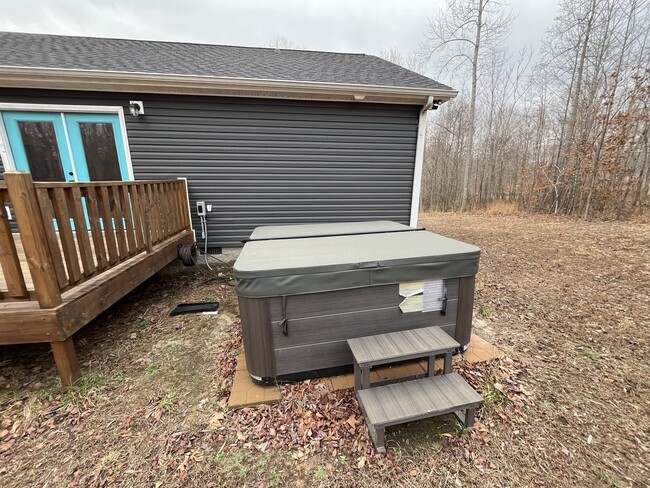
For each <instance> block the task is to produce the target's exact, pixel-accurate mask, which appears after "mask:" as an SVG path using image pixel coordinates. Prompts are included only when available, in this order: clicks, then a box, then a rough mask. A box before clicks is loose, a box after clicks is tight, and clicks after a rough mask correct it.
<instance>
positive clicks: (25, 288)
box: [0, 172, 193, 384]
mask: <svg viewBox="0 0 650 488" xmlns="http://www.w3.org/2000/svg"><path fill="white" fill-rule="evenodd" d="M4 176H5V183H1V184H0V271H1V272H0V345H2V344H20V343H33V342H49V343H50V344H51V346H52V351H53V353H54V359H55V362H56V365H57V369H58V371H59V375H60V377H61V381H62V382H63V383H64V384H71V383H73V382H74V381H76V379H78V378H79V376H80V369H79V364H78V361H77V358H76V353H75V350H74V343H73V341H72V336H73V334H74V333H75V332H77V331H78V330H79V329H80V328H81V327H83V326H84V325H86V324H87V323H88V322H90V321H91V320H92V319H93V318H95V317H96V316H97V315H99V314H100V313H101V312H102V311H104V310H106V309H107V308H108V307H110V306H111V305H113V304H114V303H115V302H117V301H118V300H119V299H120V298H122V297H123V296H124V295H126V294H127V293H129V292H130V291H131V290H133V289H134V288H135V287H136V286H138V285H139V284H141V283H142V282H144V281H145V280H146V279H148V278H149V277H151V276H153V275H154V274H155V273H156V272H158V271H159V270H160V269H162V268H163V267H164V266H166V265H167V264H169V263H170V262H172V261H173V260H174V259H176V257H177V253H178V246H179V245H180V244H189V243H191V242H192V241H193V232H192V229H191V223H190V215H189V208H188V205H187V188H186V185H185V182H184V181H179V180H172V181H146V182H92V183H33V182H32V180H31V176H30V175H29V173H21V172H11V173H5V175H4ZM5 205H9V206H10V208H11V209H12V213H13V214H14V216H15V219H16V223H17V226H18V230H19V233H15V232H14V231H15V230H16V229H15V227H12V223H11V222H10V221H9V220H8V216H7V215H6V212H5ZM80 229H83V230H80Z"/></svg>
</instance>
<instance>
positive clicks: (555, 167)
mask: <svg viewBox="0 0 650 488" xmlns="http://www.w3.org/2000/svg"><path fill="white" fill-rule="evenodd" d="M490 16H492V17H490ZM512 22H513V16H512V14H511V13H510V12H509V11H508V10H507V9H506V8H505V7H504V6H503V5H502V4H499V3H496V2H493V1H492V0H487V1H486V0H455V1H450V2H448V4H447V8H446V9H444V10H443V11H442V12H441V13H440V15H438V16H437V17H435V18H432V20H430V22H429V25H428V35H427V42H426V48H427V49H426V53H425V54H426V56H427V57H430V58H431V59H433V60H435V62H434V63H431V65H433V66H441V67H442V72H443V73H445V74H446V75H445V77H446V78H447V77H449V76H453V75H454V74H457V75H458V76H456V77H455V79H457V80H460V85H461V86H456V88H459V89H460V95H459V97H458V98H457V99H455V100H452V101H450V102H448V103H445V104H443V105H442V106H441V107H440V109H439V110H438V112H437V113H436V114H435V115H434V116H433V117H432V120H431V123H430V124H429V130H428V140H427V146H426V153H425V161H424V173H423V180H422V181H423V187H422V192H421V194H422V202H421V203H422V208H423V209H424V210H457V209H463V210H464V209H470V208H486V207H489V206H490V205H491V204H492V203H493V202H498V201H508V202H512V203H515V204H517V205H518V206H519V207H520V208H522V209H527V210H532V211H541V212H551V213H556V214H560V213H564V214H568V215H575V216H578V217H582V218H591V217H601V218H612V219H617V218H625V217H626V216H628V215H631V214H632V213H634V212H642V211H643V209H644V208H647V205H648V202H649V201H650V186H649V183H650V182H649V179H648V170H649V168H648V166H649V164H650V163H649V159H648V158H649V155H650V146H649V140H648V139H649V126H650V119H649V118H650V110H649V109H650V49H648V48H649V47H650V46H649V40H650V38H649V35H650V34H649V32H650V2H647V1H644V0H560V4H559V10H558V15H557V17H556V19H555V21H554V23H553V25H552V26H551V28H550V29H549V31H548V34H547V38H546V40H545V42H544V45H543V48H542V50H541V52H540V53H539V54H537V55H535V53H532V52H531V51H530V50H529V49H525V50H523V51H522V52H519V53H512V52H510V51H509V50H508V49H507V36H508V34H509V31H510V26H511V24H512ZM534 58H537V62H536V63H535V62H533V59H534ZM403 64H404V63H403ZM434 77H436V75H434ZM463 80H466V84H467V85H468V86H467V87H464V86H463ZM464 88H466V89H464Z"/></svg>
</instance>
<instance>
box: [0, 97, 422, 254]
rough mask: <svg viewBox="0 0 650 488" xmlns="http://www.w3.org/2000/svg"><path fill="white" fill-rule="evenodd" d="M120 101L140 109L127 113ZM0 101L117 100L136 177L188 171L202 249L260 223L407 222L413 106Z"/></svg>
mask: <svg viewBox="0 0 650 488" xmlns="http://www.w3.org/2000/svg"><path fill="white" fill-rule="evenodd" d="M129 100H143V101H144V109H145V115H144V116H140V117H131V116H129V115H128V110H126V106H127V104H128V101H129ZM0 101H13V102H18V101H21V102H30V103H65V104H84V103H87V104H93V105H116V104H121V105H123V106H124V107H125V111H126V113H127V115H126V123H127V133H128V138H129V145H130V150H131V158H132V161H133V169H134V173H135V176H136V179H149V178H176V177H179V176H183V177H187V178H188V182H189V189H190V199H191V205H192V211H193V212H194V208H195V202H196V201H197V200H205V201H206V202H207V203H211V204H212V205H213V212H212V213H210V214H208V225H209V246H210V247H211V248H213V247H230V246H238V245H241V240H242V239H245V238H246V237H248V236H249V235H250V233H251V231H252V230H253V228H255V227H256V226H258V225H273V224H301V223H315V222H337V221H355V220H375V219H389V220H395V221H397V222H400V223H404V224H408V223H409V214H410V208H411V193H412V183H413V171H414V163H415V144H416V137H417V123H418V112H419V107H411V106H397V105H395V106H392V105H375V104H372V105H371V104H360V103H356V104H355V103H348V104H346V103H330V102H306V101H291V100H265V99H239V98H213V97H180V96H163V95H155V96H154V95H137V94H134V95H128V94H127V95H120V94H96V93H68V92H44V91H38V92H37V91H18V90H11V91H10V90H4V91H0ZM194 226H195V228H196V229H197V230H200V226H199V223H198V219H197V218H196V217H195V216H194ZM197 237H198V238H199V240H200V232H199V233H198V235H197Z"/></svg>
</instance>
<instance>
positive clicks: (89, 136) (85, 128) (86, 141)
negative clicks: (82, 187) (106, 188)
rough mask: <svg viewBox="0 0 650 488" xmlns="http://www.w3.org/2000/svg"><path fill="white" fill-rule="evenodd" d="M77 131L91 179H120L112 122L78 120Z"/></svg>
mask: <svg viewBox="0 0 650 488" xmlns="http://www.w3.org/2000/svg"><path fill="white" fill-rule="evenodd" d="M79 131H80V132H81V141H82V143H83V146H84V153H85V155H86V164H87V165H88V174H89V176H90V180H91V181H121V180H122V173H121V172H120V162H119V159H118V157H117V147H116V146H115V135H114V134H113V124H110V123H96V122H80V123H79Z"/></svg>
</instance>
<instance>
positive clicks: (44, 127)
mask: <svg viewBox="0 0 650 488" xmlns="http://www.w3.org/2000/svg"><path fill="white" fill-rule="evenodd" d="M18 128H19V130H20V136H21V137H22V139H23V146H24V147H25V155H26V156H27V164H28V165H29V170H30V171H31V173H32V179H33V180H34V181H65V176H64V175H63V167H62V166H61V155H60V154H59V146H58V144H57V142H56V132H54V124H53V123H52V122H18Z"/></svg>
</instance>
